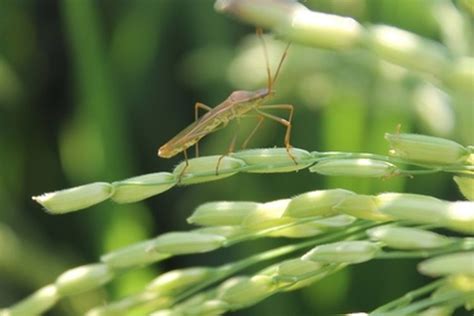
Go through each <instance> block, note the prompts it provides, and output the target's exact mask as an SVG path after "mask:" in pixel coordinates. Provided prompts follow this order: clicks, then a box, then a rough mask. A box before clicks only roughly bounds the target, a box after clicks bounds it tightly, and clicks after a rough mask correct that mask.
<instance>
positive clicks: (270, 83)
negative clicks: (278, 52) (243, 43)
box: [257, 27, 273, 91]
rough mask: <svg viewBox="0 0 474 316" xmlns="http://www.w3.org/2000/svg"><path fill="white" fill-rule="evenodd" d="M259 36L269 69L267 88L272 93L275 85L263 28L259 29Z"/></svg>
mask: <svg viewBox="0 0 474 316" xmlns="http://www.w3.org/2000/svg"><path fill="white" fill-rule="evenodd" d="M257 36H258V38H259V39H260V41H261V42H262V46H263V54H264V56H265V64H266V67H267V87H268V91H271V90H272V83H273V82H272V72H271V70H270V62H269V61H268V51H267V45H265V40H264V39H263V36H262V28H261V27H257Z"/></svg>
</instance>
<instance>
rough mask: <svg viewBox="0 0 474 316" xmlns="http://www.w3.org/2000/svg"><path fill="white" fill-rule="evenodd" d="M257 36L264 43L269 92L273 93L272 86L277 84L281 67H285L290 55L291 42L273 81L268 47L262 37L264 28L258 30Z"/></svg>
mask: <svg viewBox="0 0 474 316" xmlns="http://www.w3.org/2000/svg"><path fill="white" fill-rule="evenodd" d="M257 36H258V38H259V39H260V41H261V42H262V46H263V54H264V56H265V64H266V67H267V77H268V78H267V86H268V91H271V90H272V86H273V85H274V84H275V82H276V80H277V78H278V75H279V74H280V69H281V66H282V65H283V61H284V60H285V58H286V56H287V55H288V49H289V48H290V45H291V42H289V43H288V45H286V48H285V51H284V52H283V55H282V56H281V59H280V62H279V63H278V67H277V69H276V72H275V77H273V79H272V72H271V70H270V62H269V59H268V51H267V45H265V40H264V39H263V35H262V28H260V27H258V28H257Z"/></svg>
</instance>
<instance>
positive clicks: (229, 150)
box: [216, 119, 240, 176]
mask: <svg viewBox="0 0 474 316" xmlns="http://www.w3.org/2000/svg"><path fill="white" fill-rule="evenodd" d="M239 129H240V120H239V119H237V128H236V130H235V133H234V136H233V137H232V141H231V142H230V145H229V149H227V153H225V154H224V155H222V156H220V157H219V159H218V160H217V166H216V176H217V175H218V174H219V165H220V164H221V161H222V159H223V158H224V157H225V156H228V155H229V154H230V153H232V152H234V148H235V142H236V141H237V135H238V134H239Z"/></svg>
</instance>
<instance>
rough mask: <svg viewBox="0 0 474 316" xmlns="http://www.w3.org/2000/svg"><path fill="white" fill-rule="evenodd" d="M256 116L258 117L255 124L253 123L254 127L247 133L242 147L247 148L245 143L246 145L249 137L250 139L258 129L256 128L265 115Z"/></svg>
mask: <svg viewBox="0 0 474 316" xmlns="http://www.w3.org/2000/svg"><path fill="white" fill-rule="evenodd" d="M257 117H258V122H257V125H255V127H254V129H253V130H252V132H251V133H250V134H249V136H247V138H246V139H245V141H244V142H243V143H242V149H245V148H247V145H248V143H249V141H250V139H252V137H253V135H255V133H256V132H257V130H258V129H259V128H260V126H261V125H262V123H263V120H264V119H265V116H262V115H259V116H257Z"/></svg>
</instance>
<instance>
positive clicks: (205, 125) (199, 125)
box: [158, 29, 296, 174]
mask: <svg viewBox="0 0 474 316" xmlns="http://www.w3.org/2000/svg"><path fill="white" fill-rule="evenodd" d="M257 35H258V37H259V38H260V40H261V42H262V46H263V50H264V54H265V62H266V68H267V77H268V84H267V87H266V88H262V89H259V90H256V91H245V90H238V91H234V92H232V93H231V94H230V96H229V97H228V98H227V99H225V100H224V101H223V102H222V103H220V104H219V105H217V106H216V107H214V108H211V107H209V106H207V105H205V104H203V103H199V102H197V103H196V104H195V105H194V114H195V122H194V123H192V124H191V125H189V126H188V127H186V128H185V129H184V130H182V131H181V132H179V133H178V134H177V135H176V136H175V137H173V138H172V139H171V140H169V141H168V142H167V143H166V144H164V145H163V146H161V147H160V149H159V150H158V156H160V157H163V158H171V157H173V156H175V155H177V154H179V153H181V152H183V153H184V158H185V160H186V166H188V154H187V151H186V150H187V149H188V148H189V147H191V146H193V145H196V156H199V147H198V142H199V140H200V139H201V138H203V137H204V136H206V135H208V134H210V133H212V132H215V131H217V130H219V129H221V128H224V127H226V126H227V124H228V123H229V122H230V121H232V120H234V119H237V122H239V119H240V118H241V117H244V116H249V115H248V114H252V116H256V117H257V118H258V123H257V125H256V126H255V128H254V129H253V130H252V132H251V133H250V134H249V136H248V137H247V139H246V140H245V141H244V142H243V144H242V148H245V147H246V146H247V144H248V142H249V141H250V139H251V138H252V136H253V135H254V134H255V132H256V131H257V130H258V128H259V127H260V125H261V124H262V122H263V120H264V119H265V118H268V119H271V120H274V121H276V122H278V123H280V124H282V125H284V126H286V134H285V139H284V144H285V147H286V150H287V152H288V155H289V156H290V158H291V159H292V160H293V161H294V162H295V164H296V160H295V158H294V156H293V155H292V154H291V152H290V149H291V145H290V135H291V119H292V117H293V105H291V104H277V105H263V102H264V101H266V100H268V99H270V98H271V97H272V96H273V95H274V94H275V91H274V90H272V88H273V85H274V84H275V82H276V80H277V78H278V74H279V72H280V69H281V66H282V64H283V61H284V60H285V58H286V55H287V52H288V48H289V47H290V44H288V45H287V47H286V49H285V51H284V52H283V55H282V57H281V59H280V63H279V64H278V67H277V70H276V72H275V76H274V77H273V79H272V74H271V70H270V65H269V62H268V54H267V49H266V45H265V41H264V40H263V38H262V31H261V29H257ZM199 109H203V110H206V111H207V113H206V114H205V115H204V116H202V117H200V118H199V117H198V111H199ZM274 109H280V110H287V111H289V116H288V119H283V118H280V117H278V116H275V115H272V114H269V113H266V112H264V110H274ZM236 136H237V134H236V135H235V136H234V138H233V139H232V142H231V144H230V146H229V150H228V153H230V152H232V151H233V150H234V146H235V141H236ZM224 156H225V155H223V156H221V157H220V159H219V161H218V164H217V167H216V174H217V172H218V168H219V163H220V161H221V159H222V158H223V157H224ZM184 170H185V169H183V171H182V173H184Z"/></svg>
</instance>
